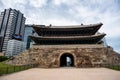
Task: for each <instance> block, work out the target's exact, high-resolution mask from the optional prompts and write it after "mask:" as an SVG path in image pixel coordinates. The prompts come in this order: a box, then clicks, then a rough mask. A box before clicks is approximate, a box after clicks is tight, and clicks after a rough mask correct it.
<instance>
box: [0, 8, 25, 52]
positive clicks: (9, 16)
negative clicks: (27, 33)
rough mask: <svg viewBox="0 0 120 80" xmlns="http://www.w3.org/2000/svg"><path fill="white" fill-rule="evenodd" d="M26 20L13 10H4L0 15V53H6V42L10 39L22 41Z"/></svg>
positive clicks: (17, 11)
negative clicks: (0, 37)
mask: <svg viewBox="0 0 120 80" xmlns="http://www.w3.org/2000/svg"><path fill="white" fill-rule="evenodd" d="M25 20H26V18H25V17H24V15H23V14H22V13H21V12H20V11H19V10H15V9H11V8H10V9H5V10H4V11H3V12H1V14H0V35H1V36H3V39H2V44H1V47H2V51H4V52H6V49H7V44H8V41H9V40H11V39H19V40H21V41H23V40H24V37H23V36H24V27H25Z"/></svg>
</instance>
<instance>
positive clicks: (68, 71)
mask: <svg viewBox="0 0 120 80" xmlns="http://www.w3.org/2000/svg"><path fill="white" fill-rule="evenodd" d="M0 80H120V71H115V70H111V69H106V68H82V69H81V68H54V69H42V68H33V69H29V70H26V71H21V72H17V73H13V74H9V75H6V76H1V77H0Z"/></svg>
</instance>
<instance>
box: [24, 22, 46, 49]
mask: <svg viewBox="0 0 120 80" xmlns="http://www.w3.org/2000/svg"><path fill="white" fill-rule="evenodd" d="M33 26H35V25H32V24H26V25H25V33H24V50H27V49H29V48H31V47H32V44H34V41H32V39H31V38H30V37H29V36H30V35H36V36H37V33H35V31H34V29H33ZM36 26H38V27H45V25H36Z"/></svg>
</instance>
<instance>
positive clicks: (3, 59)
mask: <svg viewBox="0 0 120 80" xmlns="http://www.w3.org/2000/svg"><path fill="white" fill-rule="evenodd" d="M8 59H9V58H8V57H6V56H0V62H2V61H5V60H8Z"/></svg>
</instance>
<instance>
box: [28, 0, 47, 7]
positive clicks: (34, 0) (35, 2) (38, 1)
mask: <svg viewBox="0 0 120 80" xmlns="http://www.w3.org/2000/svg"><path fill="white" fill-rule="evenodd" d="M29 3H30V5H31V6H33V7H36V8H41V7H43V6H44V5H46V3H47V0H29Z"/></svg>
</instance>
